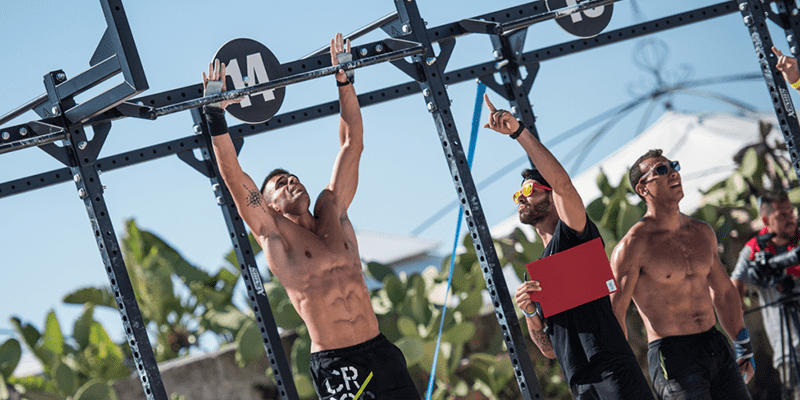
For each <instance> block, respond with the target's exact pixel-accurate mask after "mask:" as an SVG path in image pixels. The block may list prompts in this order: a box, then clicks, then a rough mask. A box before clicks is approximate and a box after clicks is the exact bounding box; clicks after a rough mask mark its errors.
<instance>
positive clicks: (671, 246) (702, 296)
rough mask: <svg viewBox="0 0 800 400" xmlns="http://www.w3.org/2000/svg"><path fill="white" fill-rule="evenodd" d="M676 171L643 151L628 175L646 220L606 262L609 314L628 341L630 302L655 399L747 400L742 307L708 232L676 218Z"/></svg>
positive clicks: (749, 368) (749, 372)
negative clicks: (640, 326) (642, 332)
mask: <svg viewBox="0 0 800 400" xmlns="http://www.w3.org/2000/svg"><path fill="white" fill-rule="evenodd" d="M678 171H680V164H679V163H678V162H677V161H670V160H668V159H667V158H666V157H664V156H663V155H662V152H661V150H650V151H648V152H647V153H645V154H644V155H643V156H641V157H640V158H639V159H638V160H636V162H635V163H634V164H633V166H632V167H631V169H630V176H629V177H630V183H631V186H632V187H633V188H634V190H635V191H636V194H638V195H639V197H641V198H642V199H643V200H644V202H645V203H646V204H647V212H646V213H645V215H644V217H642V219H641V220H640V221H639V222H637V223H636V224H635V225H634V226H633V227H632V228H631V229H630V230H629V231H628V233H627V234H625V237H623V238H622V240H621V241H620V242H619V243H618V244H617V246H616V248H615V249H614V252H613V254H612V255H611V268H612V270H613V272H614V276H615V278H616V279H617V284H618V286H619V291H618V292H616V293H614V294H612V295H611V302H612V304H613V307H614V313H615V314H616V316H617V319H618V320H619V324H620V326H621V327H622V328H623V329H624V330H625V331H626V335H627V329H626V325H625V314H626V312H627V310H628V306H629V305H630V302H631V299H632V300H633V301H634V303H636V306H637V308H638V310H639V315H641V317H642V320H644V324H645V328H646V329H647V339H648V342H649V351H648V360H649V366H650V377H651V379H652V383H653V388H654V389H655V392H656V396H657V397H658V398H659V399H695V398H697V399H700V398H702V399H720V400H722V399H726V400H732V399H750V394H749V393H748V392H747V387H746V386H745V383H746V382H748V381H749V380H750V379H751V378H752V377H753V373H754V372H755V365H754V364H752V355H753V351H752V349H753V347H752V343H750V340H749V338H748V335H747V329H745V326H744V319H743V315H742V308H741V307H742V306H741V304H742V303H741V300H740V298H739V294H738V293H737V291H736V289H735V288H734V287H733V284H731V281H730V279H729V278H728V274H727V272H726V271H725V267H724V266H723V265H722V263H721V262H720V259H719V254H718V253H717V238H716V236H715V233H714V230H713V229H712V228H711V226H709V225H708V224H706V223H705V222H702V221H698V220H695V219H693V218H691V217H689V216H688V215H685V214H683V213H681V211H680V208H679V206H678V203H679V202H680V200H681V199H682V198H683V186H682V185H681V175H680V173H679V172H678ZM715 312H716V314H715ZM717 317H719V323H720V325H722V329H724V330H725V332H726V333H727V334H728V336H730V337H731V338H736V341H735V342H734V344H735V346H736V347H737V354H736V356H734V353H733V351H731V348H730V346H729V345H728V340H727V339H726V338H725V336H724V335H723V334H722V333H721V332H719V330H717V328H716V327H715V325H716V323H717ZM742 376H744V379H742Z"/></svg>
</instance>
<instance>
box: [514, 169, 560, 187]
mask: <svg viewBox="0 0 800 400" xmlns="http://www.w3.org/2000/svg"><path fill="white" fill-rule="evenodd" d="M521 175H522V183H525V181H527V180H528V179H532V180H534V181H536V182H539V183H541V184H542V185H544V186H547V187H549V188H550V189H552V188H553V187H552V186H550V184H549V183H547V181H546V180H545V179H544V177H543V176H542V174H541V173H540V172H539V170H538V169H536V167H533V168H528V169H526V170H524V171H522V174H521Z"/></svg>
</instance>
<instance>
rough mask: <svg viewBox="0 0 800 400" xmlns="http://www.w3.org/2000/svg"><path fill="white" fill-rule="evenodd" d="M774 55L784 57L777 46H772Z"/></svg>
mask: <svg viewBox="0 0 800 400" xmlns="http://www.w3.org/2000/svg"><path fill="white" fill-rule="evenodd" d="M772 53H773V54H775V55H776V56H778V57H783V53H782V52H781V51H780V50H778V48H777V47H775V46H772Z"/></svg>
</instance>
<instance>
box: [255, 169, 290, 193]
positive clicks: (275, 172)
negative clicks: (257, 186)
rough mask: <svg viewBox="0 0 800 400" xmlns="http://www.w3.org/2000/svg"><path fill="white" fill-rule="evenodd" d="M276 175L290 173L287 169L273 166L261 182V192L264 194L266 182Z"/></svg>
mask: <svg viewBox="0 0 800 400" xmlns="http://www.w3.org/2000/svg"><path fill="white" fill-rule="evenodd" d="M278 175H291V174H290V173H289V171H287V170H285V169H283V168H275V169H273V170H272V172H270V173H269V174H267V177H266V178H264V183H262V184H261V194H265V193H264V189H266V188H267V183H269V180H270V179H272V178H274V177H276V176H278Z"/></svg>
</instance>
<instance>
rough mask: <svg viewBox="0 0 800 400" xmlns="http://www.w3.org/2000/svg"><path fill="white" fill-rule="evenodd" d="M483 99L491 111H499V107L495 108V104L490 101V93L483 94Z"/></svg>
mask: <svg viewBox="0 0 800 400" xmlns="http://www.w3.org/2000/svg"><path fill="white" fill-rule="evenodd" d="M483 101H485V102H486V107H489V111H491V112H495V111H497V109H496V108H494V104H492V102H491V101H489V95H488V94H486V93H484V94H483Z"/></svg>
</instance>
